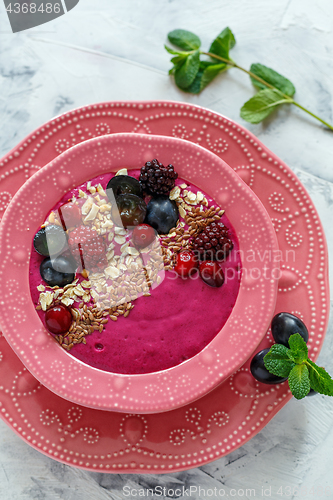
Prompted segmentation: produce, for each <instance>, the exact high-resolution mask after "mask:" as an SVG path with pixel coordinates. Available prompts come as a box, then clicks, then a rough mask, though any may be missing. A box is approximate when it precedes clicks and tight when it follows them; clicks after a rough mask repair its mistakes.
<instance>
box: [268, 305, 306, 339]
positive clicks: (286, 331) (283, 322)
mask: <svg viewBox="0 0 333 500" xmlns="http://www.w3.org/2000/svg"><path fill="white" fill-rule="evenodd" d="M294 333H299V334H300V335H301V337H302V338H303V339H304V341H305V342H307V341H308V340H309V333H308V330H307V328H306V326H305V325H304V323H303V321H301V320H300V319H299V318H297V316H294V315H293V314H290V313H287V312H281V313H279V314H276V315H275V316H274V318H273V320H272V335H273V338H274V340H275V342H276V343H277V344H283V345H284V346H286V347H289V344H288V340H289V337H290V335H293V334H294Z"/></svg>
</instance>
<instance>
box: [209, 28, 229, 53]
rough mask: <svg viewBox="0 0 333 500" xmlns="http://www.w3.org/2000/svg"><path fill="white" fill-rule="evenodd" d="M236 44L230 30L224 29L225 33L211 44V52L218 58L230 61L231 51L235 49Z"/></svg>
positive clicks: (222, 32)
mask: <svg viewBox="0 0 333 500" xmlns="http://www.w3.org/2000/svg"><path fill="white" fill-rule="evenodd" d="M235 43H236V40H235V37H234V34H233V33H232V31H231V29H230V28H224V30H223V31H221V33H220V34H219V35H218V36H217V37H216V38H215V40H214V41H213V43H212V44H211V46H210V48H209V51H208V52H210V53H212V54H216V55H217V56H220V57H224V58H225V59H229V50H230V49H232V48H233V47H234V45H235Z"/></svg>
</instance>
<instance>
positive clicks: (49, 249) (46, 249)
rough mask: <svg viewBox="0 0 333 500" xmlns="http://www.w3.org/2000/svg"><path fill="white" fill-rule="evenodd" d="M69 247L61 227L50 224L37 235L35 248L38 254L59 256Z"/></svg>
mask: <svg viewBox="0 0 333 500" xmlns="http://www.w3.org/2000/svg"><path fill="white" fill-rule="evenodd" d="M66 245H67V237H66V233H65V231H64V230H63V229H62V227H60V226H56V225H55V224H49V225H48V226H46V227H45V228H42V229H40V230H39V231H38V233H37V234H35V237H34V247H35V250H36V252H37V253H39V254H40V255H44V257H49V256H50V255H51V256H53V255H58V254H59V253H60V252H62V250H64V248H65V247H66Z"/></svg>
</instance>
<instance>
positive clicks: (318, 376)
mask: <svg viewBox="0 0 333 500" xmlns="http://www.w3.org/2000/svg"><path fill="white" fill-rule="evenodd" d="M288 343H289V347H290V349H288V347H285V346H284V345H282V344H274V345H273V346H272V347H271V348H270V350H269V351H268V353H267V354H266V356H265V357H264V364H265V367H266V368H267V370H268V371H269V372H270V373H273V374H274V375H277V376H278V377H284V378H285V377H288V383H289V387H290V390H291V392H292V394H293V396H295V398H296V399H302V398H304V397H305V396H306V395H307V394H308V393H309V392H310V388H312V389H313V390H314V391H317V392H319V393H320V394H325V395H326V396H333V380H332V378H331V376H330V375H329V374H328V373H327V371H326V370H324V368H321V367H320V366H317V365H316V364H315V363H314V362H313V361H311V359H309V358H308V348H307V345H306V342H305V341H304V340H303V338H302V337H301V335H300V334H299V333H295V334H294V335H291V336H290V338H289V342H288Z"/></svg>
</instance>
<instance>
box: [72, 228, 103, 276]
mask: <svg viewBox="0 0 333 500" xmlns="http://www.w3.org/2000/svg"><path fill="white" fill-rule="evenodd" d="M68 246H69V249H70V251H71V254H72V255H73V257H74V258H75V260H76V262H77V263H78V264H81V266H82V268H83V269H87V270H88V271H93V272H98V271H100V270H101V269H104V268H105V267H106V266H107V260H106V245H105V242H104V239H103V237H102V236H99V235H98V234H97V233H96V231H95V230H94V229H91V228H90V227H87V226H79V227H77V228H76V229H74V230H73V231H71V232H70V233H69V237H68Z"/></svg>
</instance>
